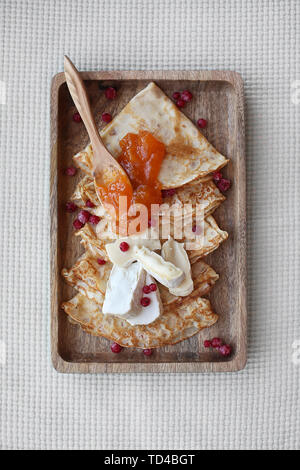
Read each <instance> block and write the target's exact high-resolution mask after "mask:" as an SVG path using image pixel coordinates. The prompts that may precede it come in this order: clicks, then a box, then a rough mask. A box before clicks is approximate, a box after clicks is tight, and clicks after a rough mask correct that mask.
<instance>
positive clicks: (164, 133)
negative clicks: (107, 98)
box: [73, 82, 228, 188]
mask: <svg viewBox="0 0 300 470" xmlns="http://www.w3.org/2000/svg"><path fill="white" fill-rule="evenodd" d="M140 130H147V131H149V132H151V133H152V134H153V135H154V136H155V137H156V138H157V139H158V140H160V141H161V142H163V143H164V144H165V146H166V155H165V158H164V160H163V162H162V166H161V170H160V173H159V180H160V182H161V184H162V187H163V188H178V187H180V186H182V185H183V184H185V183H189V182H191V181H193V180H195V179H197V178H199V177H205V176H206V175H208V174H209V173H211V172H213V171H216V170H219V169H220V168H222V167H223V166H225V165H226V164H227V162H228V160H227V159H226V158H225V157H224V156H223V155H221V154H220V153H219V152H218V151H217V150H216V149H215V148H214V147H213V146H212V145H211V144H210V143H209V142H208V141H207V139H206V138H205V137H204V136H203V135H202V134H201V132H200V131H199V129H197V127H196V126H195V125H194V124H193V123H192V122H191V121H190V119H189V118H187V117H186V116H185V115H184V114H183V113H182V112H181V111H179V109H178V108H177V106H176V105H175V104H174V103H173V102H172V101H171V100H170V99H169V98H168V97H167V95H165V93H164V92H163V91H162V90H161V89H160V88H159V87H158V86H157V85H156V84H155V83H153V82H151V83H149V85H148V86H147V87H146V88H144V89H143V90H142V91H141V92H140V93H138V94H137V95H136V96H135V97H134V98H132V100H131V101H129V103H128V104H127V105H126V106H125V108H124V109H123V110H122V111H121V112H120V113H119V114H118V115H117V116H116V117H115V118H114V119H113V120H112V121H111V122H110V123H109V124H108V125H107V126H105V128H104V129H103V130H102V131H101V133H100V134H101V137H102V140H103V142H104V144H105V146H106V147H107V149H108V151H109V152H110V153H111V154H112V155H113V156H114V157H115V158H118V156H119V155H120V153H121V148H120V145H119V142H120V140H121V139H122V138H123V137H124V136H125V135H126V134H128V133H129V132H133V133H138V132H139V131H140ZM73 158H74V162H75V164H76V165H77V166H78V167H79V168H81V169H82V170H83V171H85V172H86V173H88V174H91V172H92V161H93V150H92V146H91V144H88V145H87V147H86V148H85V149H84V150H82V151H81V152H79V153H77V154H76V155H75V156H74V157H73Z"/></svg>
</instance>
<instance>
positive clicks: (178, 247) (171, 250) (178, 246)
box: [161, 236, 194, 297]
mask: <svg viewBox="0 0 300 470" xmlns="http://www.w3.org/2000/svg"><path fill="white" fill-rule="evenodd" d="M161 254H162V256H163V257H164V259H165V260H166V261H169V262H171V263H173V264H174V265H175V266H177V267H178V268H180V269H181V270H182V271H183V272H184V274H185V278H184V280H183V281H182V282H181V284H179V285H178V286H176V287H170V288H169V290H170V292H171V294H173V295H176V296H180V297H185V296H187V295H189V294H190V293H191V292H192V291H193V289H194V283H193V280H192V276H191V264H190V261H189V258H188V255H187V253H186V251H185V249H184V244H183V243H178V242H177V241H175V240H174V239H173V238H172V237H170V236H169V239H168V241H166V242H165V243H164V244H163V246H162V249H161Z"/></svg>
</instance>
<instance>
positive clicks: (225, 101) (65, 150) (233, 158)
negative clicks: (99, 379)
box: [50, 71, 247, 373]
mask: <svg viewBox="0 0 300 470" xmlns="http://www.w3.org/2000/svg"><path fill="white" fill-rule="evenodd" d="M81 75H82V78H83V79H84V81H85V85H86V87H87V91H88V95H89V98H90V100H91V106H92V110H93V113H94V116H95V119H96V122H97V124H98V126H99V128H101V127H103V124H102V123H101V114H102V113H103V112H109V113H111V114H112V115H113V116H115V115H116V114H117V113H118V112H119V111H121V109H122V108H123V107H124V106H125V105H126V104H127V103H128V101H129V100H130V99H131V98H132V97H133V96H135V95H136V93H138V92H139V91H140V90H141V89H143V88H144V87H145V86H146V85H147V84H148V83H149V82H150V81H152V80H153V81H155V82H156V83H157V84H158V85H159V86H160V87H161V89H162V90H163V91H164V92H165V93H166V94H167V95H168V96H170V97H171V96H172V93H173V92H174V91H178V90H184V89H188V90H190V91H191V92H192V93H193V95H194V98H193V100H192V101H191V102H190V103H189V104H188V105H187V106H186V107H185V108H184V110H183V112H184V113H185V114H186V115H187V116H188V117H189V118H190V119H191V120H192V121H193V122H196V121H197V119H199V118H205V119H207V121H208V126H207V128H206V129H203V134H204V135H205V137H207V139H208V140H209V141H210V142H211V143H212V144H213V145H214V146H215V147H216V148H217V150H219V151H220V152H221V153H222V154H223V155H225V156H226V157H228V158H229V159H230V163H229V164H228V165H227V166H226V167H225V169H224V170H223V173H224V175H225V176H226V177H228V178H230V179H231V180H232V182H233V184H232V188H231V189H230V191H228V194H227V195H226V196H227V200H226V201H225V202H224V203H223V204H221V206H220V207H219V208H218V209H217V210H216V212H215V213H214V217H215V218H216V221H217V222H218V224H219V226H220V227H221V228H222V229H224V230H226V231H227V232H228V233H229V238H228V240H226V241H225V242H224V243H222V244H221V246H220V248H218V249H217V250H216V251H215V252H213V253H212V254H211V255H209V256H208V257H207V258H206V259H205V261H206V262H207V263H208V264H210V265H211V266H212V267H213V268H214V269H215V270H216V272H217V273H219V275H220V279H219V280H218V281H217V283H216V284H215V286H214V288H213V289H212V291H211V293H210V295H209V296H208V297H209V299H210V301H211V303H212V306H213V309H214V310H215V312H216V313H218V314H219V320H218V322H217V323H216V325H214V326H213V327H211V328H208V329H204V330H202V331H201V332H200V333H199V334H197V335H195V336H194V337H192V338H190V339H189V340H186V341H183V342H181V343H179V344H177V345H175V346H167V347H164V348H159V349H157V350H155V351H154V353H153V354H152V356H150V357H146V356H144V355H143V354H142V352H141V351H140V350H134V349H130V348H127V349H123V351H122V352H121V353H120V354H113V353H111V351H110V347H109V345H110V342H109V341H108V340H106V339H104V338H99V337H94V336H91V335H89V334H87V333H85V332H83V331H82V330H81V329H80V328H79V327H78V326H76V325H72V324H71V323H70V322H69V320H68V317H67V315H66V314H65V313H64V311H63V310H62V309H61V308H60V304H61V302H62V301H65V300H67V299H70V298H71V297H73V296H74V295H75V293H76V292H75V291H74V290H73V289H72V288H71V287H70V286H68V285H67V284H66V283H65V282H64V280H63V278H62V277H61V275H60V272H61V269H62V268H63V267H67V268H69V267H71V266H72V265H73V263H74V262H75V261H76V259H77V258H78V257H79V256H80V254H81V253H82V251H83V249H82V247H81V245H80V243H79V240H78V238H76V237H74V229H73V227H72V221H73V218H74V216H72V214H68V213H66V212H65V209H64V205H65V203H66V201H68V200H69V198H70V196H71V194H72V192H73V191H74V188H75V186H76V184H77V182H78V180H79V179H80V178H82V174H80V173H81V172H77V175H76V176H75V177H73V178H71V177H67V176H65V174H64V169H65V168H66V167H68V166H70V165H72V156H73V155H74V154H75V153H76V152H78V151H79V150H82V149H83V148H84V147H85V145H86V144H87V143H88V142H89V139H88V136H87V133H86V130H85V128H84V126H83V124H82V123H79V124H78V123H76V122H74V121H73V120H72V116H73V114H74V112H75V111H76V109H75V106H74V103H73V101H72V99H71V96H70V94H69V91H68V89H67V85H66V83H65V77H64V74H63V73H59V74H57V75H55V77H54V78H53V80H52V86H51V170H50V220H51V234H50V238H51V248H50V249H51V256H50V263H51V265H50V278H51V279H50V280H51V347H52V361H53V365H54V367H55V368H56V370H57V371H59V372H64V373H98V372H108V373H110V372H118V373H121V372H232V371H237V370H241V369H243V368H244V366H245V364H246V348H247V311H246V174H245V135H244V96H243V82H242V79H241V77H240V75H239V74H237V73H235V72H230V71H130V72H117V71H115V72H82V74H81ZM107 86H114V87H115V88H117V90H118V97H117V99H115V100H106V98H105V96H104V89H105V88H106V87H107ZM214 336H219V337H221V338H223V339H224V341H226V342H228V343H230V344H231V345H232V346H233V353H232V356H231V357H229V358H223V357H222V356H221V355H219V353H218V352H215V351H210V350H206V349H205V348H204V347H203V341H204V340H205V339H209V338H212V337H214Z"/></svg>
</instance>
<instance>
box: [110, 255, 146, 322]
mask: <svg viewBox="0 0 300 470" xmlns="http://www.w3.org/2000/svg"><path fill="white" fill-rule="evenodd" d="M145 278H146V272H145V270H144V269H143V266H142V265H141V264H140V263H138V262H137V263H132V264H131V265H130V266H128V267H127V268H122V267H120V266H118V265H116V264H115V265H114V266H113V268H112V270H111V273H110V277H109V279H108V282H107V289H106V292H105V298H104V303H103V307H102V312H103V313H105V314H111V315H118V316H125V315H127V314H128V313H130V312H131V311H133V310H136V309H137V308H138V307H139V305H140V300H141V292H142V289H143V286H144V285H145Z"/></svg>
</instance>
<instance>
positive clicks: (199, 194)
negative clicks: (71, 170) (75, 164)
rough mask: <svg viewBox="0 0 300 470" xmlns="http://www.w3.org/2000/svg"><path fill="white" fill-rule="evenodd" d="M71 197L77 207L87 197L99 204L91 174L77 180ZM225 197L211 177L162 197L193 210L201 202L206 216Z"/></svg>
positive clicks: (176, 205) (167, 201) (166, 201)
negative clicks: (188, 206) (189, 205)
mask: <svg viewBox="0 0 300 470" xmlns="http://www.w3.org/2000/svg"><path fill="white" fill-rule="evenodd" d="M71 199H72V200H73V201H76V204H77V206H78V207H84V206H85V204H86V201H87V200H88V199H89V200H90V201H92V202H93V204H94V205H95V206H98V205H99V199H98V198H97V195H96V191H95V186H94V180H93V178H92V177H91V176H89V175H86V176H85V177H84V178H83V179H82V180H80V181H79V183H78V184H77V186H76V188H75V191H74V193H73V195H72V197H71ZM225 199H226V198H225V196H224V195H223V194H222V193H221V192H220V191H219V189H218V188H217V186H216V185H215V183H214V182H213V181H212V179H211V178H206V179H205V180H202V179H201V178H200V179H197V180H196V181H193V182H192V183H189V184H185V185H183V186H182V187H181V188H178V189H177V191H176V193H175V194H173V195H171V196H166V197H164V200H163V203H164V204H168V205H170V206H174V207H178V208H180V207H183V205H184V204H192V206H193V211H194V210H195V205H196V204H201V205H202V207H203V211H204V215H205V216H207V215H209V214H212V213H213V212H214V210H215V209H216V208H217V207H218V206H219V205H220V204H221V203H222V202H223V201H225ZM89 210H90V209H89Z"/></svg>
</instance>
